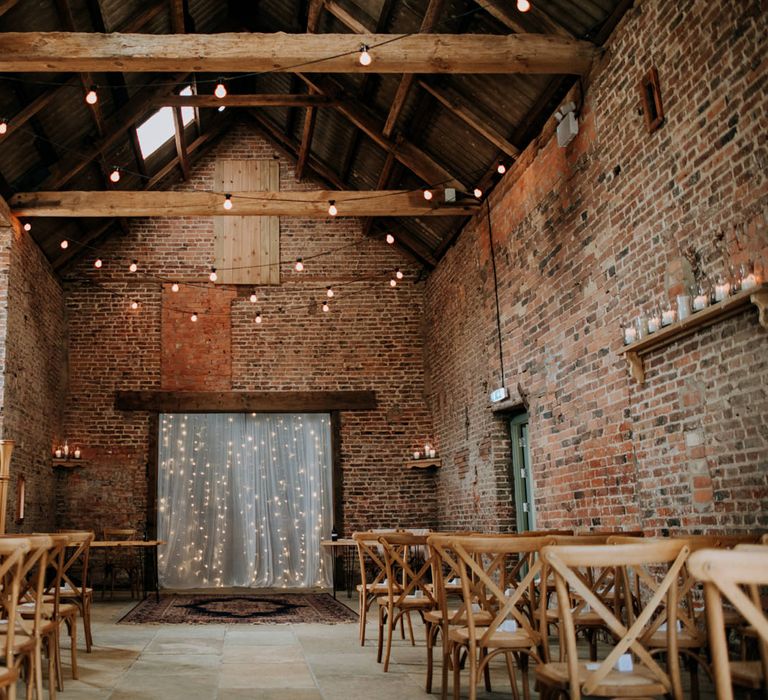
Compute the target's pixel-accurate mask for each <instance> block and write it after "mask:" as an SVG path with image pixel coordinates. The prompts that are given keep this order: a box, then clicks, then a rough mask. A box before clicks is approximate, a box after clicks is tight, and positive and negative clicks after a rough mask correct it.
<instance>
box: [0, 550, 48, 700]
mask: <svg viewBox="0 0 768 700" xmlns="http://www.w3.org/2000/svg"><path fill="white" fill-rule="evenodd" d="M15 539H16V538H15V537H14V536H8V535H0V541H3V540H7V541H14V540H15ZM23 539H24V540H25V541H26V542H27V543H28V545H29V548H28V549H27V550H26V551H25V552H24V554H23V558H22V561H21V564H20V579H19V595H18V600H17V603H16V609H15V616H14V617H13V618H6V619H4V620H0V640H1V641H0V648H2V647H3V646H7V643H4V642H5V637H6V636H7V635H12V636H13V649H12V652H11V653H10V654H9V655H8V657H6V658H7V659H12V662H13V664H14V666H15V668H16V670H17V671H20V670H21V667H22V665H23V666H24V667H25V671H26V697H27V698H28V699H29V700H31V698H32V696H33V694H34V695H35V696H36V697H37V698H38V699H40V700H41V699H42V697H43V672H42V644H43V636H44V635H43V626H44V620H43V606H42V604H40V605H38V604H37V603H36V602H35V603H34V604H33V606H32V609H31V613H32V614H31V615H30V617H29V618H28V619H25V618H24V617H22V614H21V612H20V608H21V606H22V604H23V603H24V602H28V601H42V598H43V589H44V587H45V573H46V568H47V566H48V555H49V552H50V551H51V549H52V548H53V547H54V541H53V540H52V539H51V538H50V537H49V536H47V535H28V536H25V537H24V538H23ZM12 627H13V630H12V629H11V628H12ZM49 653H50V652H49Z"/></svg>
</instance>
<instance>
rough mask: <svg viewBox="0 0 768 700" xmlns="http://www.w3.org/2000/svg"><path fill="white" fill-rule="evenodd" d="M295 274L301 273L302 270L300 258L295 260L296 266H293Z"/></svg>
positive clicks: (302, 265) (302, 264)
mask: <svg viewBox="0 0 768 700" xmlns="http://www.w3.org/2000/svg"><path fill="white" fill-rule="evenodd" d="M294 269H295V270H296V272H301V271H302V270H303V269H304V262H303V261H302V259H301V258H296V264H295V265H294Z"/></svg>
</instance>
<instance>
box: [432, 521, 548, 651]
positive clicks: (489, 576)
mask: <svg viewBox="0 0 768 700" xmlns="http://www.w3.org/2000/svg"><path fill="white" fill-rule="evenodd" d="M553 541H554V539H553V538H551V537H520V536H516V537H504V536H490V537H454V538H449V539H448V540H447V541H445V542H442V541H439V540H438V541H434V545H435V548H436V549H437V550H438V552H439V553H440V556H441V557H446V558H450V557H451V556H452V555H453V556H455V564H454V566H455V567H456V568H457V569H458V571H459V574H460V577H461V590H462V599H463V609H464V610H466V611H467V612H468V614H467V622H466V626H467V629H468V631H469V638H470V640H472V641H473V643H478V644H480V645H484V646H488V645H489V644H490V641H491V638H492V637H493V635H494V634H495V633H496V632H497V630H499V628H500V627H501V626H502V625H503V624H504V623H505V621H507V620H514V622H515V623H516V624H517V626H518V627H519V628H522V629H523V630H524V631H525V632H526V633H527V635H528V636H529V637H530V639H531V640H532V643H533V644H535V645H537V646H538V645H539V643H540V641H541V638H542V637H541V632H540V630H539V629H536V627H538V625H537V624H536V621H537V620H539V621H540V620H541V619H542V617H541V615H542V613H543V604H544V602H543V600H542V599H541V597H540V596H539V595H538V592H537V588H536V585H537V582H538V581H540V578H541V570H542V569H541V559H540V557H539V556H538V555H539V552H540V551H541V549H542V547H544V546H546V545H549V544H551V543H552V542H553ZM474 606H478V608H479V609H476V610H475V612H480V611H483V612H485V613H488V614H489V615H490V620H491V621H490V624H488V625H487V626H486V625H485V623H484V624H483V626H482V627H478V626H477V625H476V623H475V616H474V615H473V614H471V613H472V611H473V607H474Z"/></svg>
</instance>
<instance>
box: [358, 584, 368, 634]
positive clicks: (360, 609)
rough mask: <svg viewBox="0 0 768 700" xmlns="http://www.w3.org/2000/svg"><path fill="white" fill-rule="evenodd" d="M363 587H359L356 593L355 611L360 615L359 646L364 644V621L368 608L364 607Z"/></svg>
mask: <svg viewBox="0 0 768 700" xmlns="http://www.w3.org/2000/svg"><path fill="white" fill-rule="evenodd" d="M364 590H365V588H363V589H361V590H360V592H359V593H358V594H357V613H358V616H359V617H360V646H361V647H364V646H365V622H366V617H367V615H368V608H367V607H366V605H365V603H366V600H365V593H364V592H363V591H364Z"/></svg>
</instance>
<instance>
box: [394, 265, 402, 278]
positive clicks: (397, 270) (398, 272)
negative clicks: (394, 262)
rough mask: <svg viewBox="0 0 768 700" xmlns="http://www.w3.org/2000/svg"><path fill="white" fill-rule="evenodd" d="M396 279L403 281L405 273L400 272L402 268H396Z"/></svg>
mask: <svg viewBox="0 0 768 700" xmlns="http://www.w3.org/2000/svg"><path fill="white" fill-rule="evenodd" d="M395 277H397V279H399V280H401V279H403V273H402V272H400V268H399V267H396V268H395Z"/></svg>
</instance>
